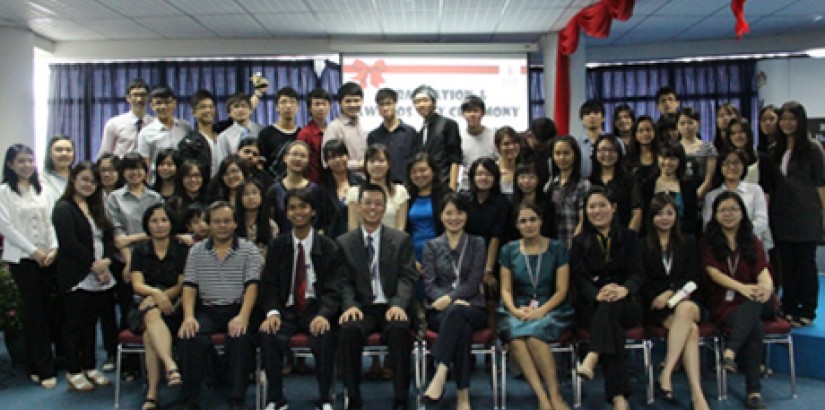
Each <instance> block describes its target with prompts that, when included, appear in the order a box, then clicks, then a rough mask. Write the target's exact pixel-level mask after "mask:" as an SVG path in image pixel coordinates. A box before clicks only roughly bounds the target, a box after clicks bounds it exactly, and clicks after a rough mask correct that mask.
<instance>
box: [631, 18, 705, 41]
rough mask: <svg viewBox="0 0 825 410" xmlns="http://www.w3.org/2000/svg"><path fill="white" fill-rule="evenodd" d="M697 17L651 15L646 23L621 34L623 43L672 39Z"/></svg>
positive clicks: (694, 21) (693, 22)
mask: <svg viewBox="0 0 825 410" xmlns="http://www.w3.org/2000/svg"><path fill="white" fill-rule="evenodd" d="M696 21H697V19H695V18H692V17H673V16H650V17H648V18H647V19H646V20H645V22H644V24H641V25H640V26H637V27H635V28H634V29H632V30H630V31H628V32H627V33H625V34H624V35H622V36H621V43H622V44H634V43H640V44H641V43H653V42H661V41H665V40H669V39H672V38H673V37H674V36H676V35H677V34H679V33H681V32H682V31H684V30H686V29H687V28H689V27H690V26H692V25H693V24H695V23H696Z"/></svg>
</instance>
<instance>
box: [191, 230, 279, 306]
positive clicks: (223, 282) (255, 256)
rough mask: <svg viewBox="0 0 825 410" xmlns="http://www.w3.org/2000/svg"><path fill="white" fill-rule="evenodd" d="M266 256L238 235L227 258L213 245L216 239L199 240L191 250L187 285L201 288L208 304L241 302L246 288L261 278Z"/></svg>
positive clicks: (201, 292) (203, 301) (205, 303)
mask: <svg viewBox="0 0 825 410" xmlns="http://www.w3.org/2000/svg"><path fill="white" fill-rule="evenodd" d="M262 267H263V258H262V257H261V254H260V252H258V247H256V246H255V245H254V244H252V243H251V242H249V241H247V240H246V239H243V238H239V237H237V236H236V237H235V239H234V243H233V245H232V249H231V250H230V251H229V253H228V254H227V255H226V258H224V260H223V261H221V260H220V259H218V255H217V253H216V252H215V249H214V248H213V243H212V238H207V239H206V240H204V241H201V242H198V243H196V244H195V245H193V246H192V249H191V250H190V251H189V257H188V258H187V259H186V268H185V270H184V278H183V284H184V286H188V287H190V288H196V289H197V290H198V296H199V297H200V301H201V303H202V304H204V305H207V306H214V305H230V304H233V303H241V301H242V300H243V293H244V290H245V289H246V287H247V286H248V285H250V284H253V283H258V280H260V278H261V268H262Z"/></svg>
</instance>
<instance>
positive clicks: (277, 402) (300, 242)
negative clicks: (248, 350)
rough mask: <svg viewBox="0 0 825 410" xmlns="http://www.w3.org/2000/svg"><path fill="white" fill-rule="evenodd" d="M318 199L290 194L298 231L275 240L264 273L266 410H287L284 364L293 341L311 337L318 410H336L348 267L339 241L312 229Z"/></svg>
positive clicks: (288, 211) (294, 229)
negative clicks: (342, 272)
mask: <svg viewBox="0 0 825 410" xmlns="http://www.w3.org/2000/svg"><path fill="white" fill-rule="evenodd" d="M314 200H315V198H314V196H313V194H312V193H311V192H310V191H308V190H306V189H293V190H290V191H288V192H287V194H286V207H287V209H286V216H287V219H289V221H290V222H291V223H292V230H291V231H288V232H284V233H282V234H281V235H280V236H278V237H277V238H275V239H274V240H272V242H271V243H270V244H269V249H268V250H267V253H266V263H265V265H264V270H263V272H262V273H261V282H260V294H259V298H258V305H259V306H260V307H261V308H262V310H263V311H264V312H267V313H266V315H267V317H266V320H265V321H264V322H263V323H262V324H261V327H260V331H261V333H260V337H261V352H262V353H263V359H264V369H265V370H266V377H267V380H269V386H268V392H267V398H268V401H269V403H268V404H267V407H266V409H267V410H269V409H275V410H284V409H288V408H289V405H288V403H287V401H286V398H285V397H284V390H283V375H282V374H281V368H282V366H283V358H284V354H285V352H286V349H287V347H288V345H289V339H290V338H291V337H292V336H293V335H295V334H296V333H306V334H307V335H308V336H309V345H310V348H311V350H312V354H313V356H315V363H316V368H317V369H316V377H317V380H318V395H319V399H318V402H317V404H316V408H318V409H320V410H332V409H333V404H332V403H333V397H332V395H331V387H332V383H333V380H332V373H333V364H334V359H335V355H334V353H335V336H334V333H333V329H332V327H333V325H334V324H335V319H336V318H337V311H338V304H339V297H338V292H337V290H336V281H337V280H338V270H339V269H340V268H341V266H342V265H343V263H342V260H341V257H340V254H339V250H338V246H337V245H336V243H335V241H333V240H332V239H329V238H327V237H326V236H322V235H319V234H318V233H317V232H316V231H315V230H314V229H313V228H312V219H313V217H314V216H315V203H314Z"/></svg>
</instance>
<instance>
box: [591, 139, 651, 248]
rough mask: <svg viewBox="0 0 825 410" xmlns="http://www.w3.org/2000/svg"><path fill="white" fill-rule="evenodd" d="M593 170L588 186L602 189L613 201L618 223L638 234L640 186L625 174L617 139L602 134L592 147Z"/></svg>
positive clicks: (622, 155) (620, 148) (622, 157)
mask: <svg viewBox="0 0 825 410" xmlns="http://www.w3.org/2000/svg"><path fill="white" fill-rule="evenodd" d="M593 154H594V155H593V170H592V172H591V173H590V186H602V187H605V189H606V190H607V193H608V195H611V196H612V197H613V199H614V200H615V201H616V206H617V208H616V216H617V217H618V218H619V222H620V223H621V224H622V225H624V226H626V227H627V228H628V229H630V230H631V231H635V232H639V230H640V227H641V226H642V200H641V191H640V187H639V185H638V184H637V183H636V179H635V178H634V177H633V175H632V174H630V173H628V172H627V169H626V168H625V162H624V152H623V148H622V146H621V143H620V142H619V139H618V138H616V137H615V136H613V135H610V134H602V135H600V136H599V138H597V139H596V143H595V144H593Z"/></svg>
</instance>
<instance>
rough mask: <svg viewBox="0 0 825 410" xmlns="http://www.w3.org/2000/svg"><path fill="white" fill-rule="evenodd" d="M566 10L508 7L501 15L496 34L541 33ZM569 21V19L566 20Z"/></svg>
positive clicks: (557, 8)
mask: <svg viewBox="0 0 825 410" xmlns="http://www.w3.org/2000/svg"><path fill="white" fill-rule="evenodd" d="M565 11H566V9H565V8H564V7H546V8H541V9H535V8H515V7H508V8H507V9H506V10H504V13H503V14H502V15H501V22H500V23H499V25H498V27H497V28H496V32H498V33H525V32H537V33H540V32H543V31H548V30H547V28H548V27H549V26H550V25H552V24H553V23H555V22H556V21H557V20H558V19H559V17H560V16H561V14H562V13H564V12H565ZM568 20H569V19H568Z"/></svg>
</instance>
